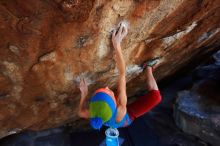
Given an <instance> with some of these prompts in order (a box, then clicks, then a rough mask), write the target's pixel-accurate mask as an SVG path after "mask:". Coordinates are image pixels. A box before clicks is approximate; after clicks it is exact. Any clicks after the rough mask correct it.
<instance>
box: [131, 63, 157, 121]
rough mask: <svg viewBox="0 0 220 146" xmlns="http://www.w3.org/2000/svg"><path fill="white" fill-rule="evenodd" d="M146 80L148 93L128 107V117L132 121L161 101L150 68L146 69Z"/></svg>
mask: <svg viewBox="0 0 220 146" xmlns="http://www.w3.org/2000/svg"><path fill="white" fill-rule="evenodd" d="M146 80H147V90H148V93H147V94H146V95H144V96H142V97H139V98H138V99H137V100H136V101H135V102H133V103H131V104H129V105H128V106H127V111H128V115H129V117H130V118H131V120H134V119H136V118H138V117H140V116H142V115H143V114H145V113H146V112H148V111H149V110H151V109H152V108H153V107H155V106H156V105H157V104H158V103H159V102H160V101H161V95H160V91H159V90H158V86H157V83H156V80H155V79H154V76H153V73H152V67H150V66H147V67H146Z"/></svg>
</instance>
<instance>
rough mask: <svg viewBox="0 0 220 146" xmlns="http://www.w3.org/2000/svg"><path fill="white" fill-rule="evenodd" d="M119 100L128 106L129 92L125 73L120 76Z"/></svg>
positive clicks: (124, 105)
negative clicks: (127, 91)
mask: <svg viewBox="0 0 220 146" xmlns="http://www.w3.org/2000/svg"><path fill="white" fill-rule="evenodd" d="M118 100H119V101H118V102H119V105H121V106H123V107H126V105H127V93H126V77H125V75H119V77H118Z"/></svg>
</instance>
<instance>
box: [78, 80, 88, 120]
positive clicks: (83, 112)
mask: <svg viewBox="0 0 220 146" xmlns="http://www.w3.org/2000/svg"><path fill="white" fill-rule="evenodd" d="M79 88H80V91H81V98H80V103H79V110H78V115H79V117H81V118H85V119H88V118H89V110H88V108H86V101H87V98H86V97H87V95H88V86H87V84H86V81H85V79H84V78H83V79H81V81H80V86H79Z"/></svg>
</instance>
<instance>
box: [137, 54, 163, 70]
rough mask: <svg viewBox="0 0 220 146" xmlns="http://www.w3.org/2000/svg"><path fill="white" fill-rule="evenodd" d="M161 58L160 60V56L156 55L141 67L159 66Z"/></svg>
mask: <svg viewBox="0 0 220 146" xmlns="http://www.w3.org/2000/svg"><path fill="white" fill-rule="evenodd" d="M159 60H160V57H155V58H153V59H150V60H147V61H145V62H144V63H143V64H142V65H141V68H142V69H143V70H145V69H146V68H147V67H151V68H153V69H154V68H155V67H156V66H157V64H158V62H159Z"/></svg>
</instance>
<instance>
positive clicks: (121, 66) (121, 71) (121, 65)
mask: <svg viewBox="0 0 220 146" xmlns="http://www.w3.org/2000/svg"><path fill="white" fill-rule="evenodd" d="M115 55H116V60H115V61H116V64H117V68H118V71H119V74H120V75H125V68H126V66H125V61H124V57H123V54H122V51H121V47H120V46H118V47H117V48H115Z"/></svg>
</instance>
